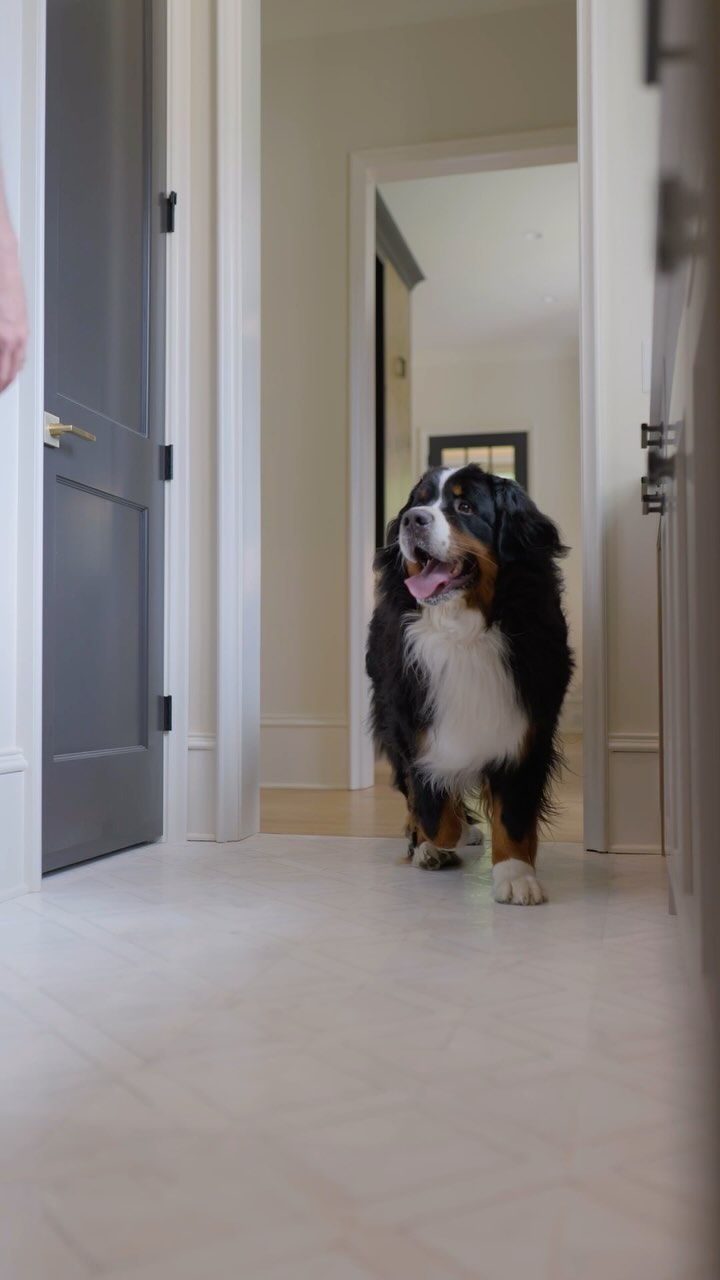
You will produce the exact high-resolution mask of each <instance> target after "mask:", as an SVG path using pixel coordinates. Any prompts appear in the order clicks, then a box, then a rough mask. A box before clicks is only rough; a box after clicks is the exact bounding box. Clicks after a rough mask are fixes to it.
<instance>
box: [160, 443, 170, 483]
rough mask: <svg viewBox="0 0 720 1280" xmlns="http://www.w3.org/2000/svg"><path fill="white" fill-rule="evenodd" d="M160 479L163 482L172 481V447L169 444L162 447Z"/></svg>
mask: <svg viewBox="0 0 720 1280" xmlns="http://www.w3.org/2000/svg"><path fill="white" fill-rule="evenodd" d="M161 463H162V478H163V480H172V478H173V447H172V445H171V444H164V445H163V446H162V458H161Z"/></svg>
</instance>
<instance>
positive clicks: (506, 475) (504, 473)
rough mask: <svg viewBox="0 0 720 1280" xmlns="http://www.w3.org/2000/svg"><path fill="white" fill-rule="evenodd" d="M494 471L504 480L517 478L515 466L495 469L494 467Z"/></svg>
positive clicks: (494, 473)
mask: <svg viewBox="0 0 720 1280" xmlns="http://www.w3.org/2000/svg"><path fill="white" fill-rule="evenodd" d="M492 473H493V475H494V476H500V478H501V479H502V480H514V479H515V468H514V467H493V469H492Z"/></svg>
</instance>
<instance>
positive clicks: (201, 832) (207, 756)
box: [187, 733, 216, 840]
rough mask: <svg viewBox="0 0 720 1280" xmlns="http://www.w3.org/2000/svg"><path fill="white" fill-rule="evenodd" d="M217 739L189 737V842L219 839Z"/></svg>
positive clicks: (212, 737)
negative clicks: (216, 814)
mask: <svg viewBox="0 0 720 1280" xmlns="http://www.w3.org/2000/svg"><path fill="white" fill-rule="evenodd" d="M215 757H216V743H215V735H214V734H207V733H191V734H189V735H188V796H187V806H188V808H187V831H188V834H187V838H188V840H214V839H215V813H216V804H215V799H216V797H215V785H216V767H215Z"/></svg>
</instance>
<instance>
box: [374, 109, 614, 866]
mask: <svg viewBox="0 0 720 1280" xmlns="http://www.w3.org/2000/svg"><path fill="white" fill-rule="evenodd" d="M582 125H583V126H584V127H585V128H586V125H585V121H584V118H583V121H582ZM587 145H589V138H588V136H587V133H583V134H581V148H580V150H581V156H580V166H579V168H580V186H581V191H582V192H583V193H584V198H583V199H582V200H581V228H580V230H581V258H582V262H581V312H582V317H581V386H582V390H581V417H582V461H581V468H582V499H583V502H582V530H583V574H584V594H583V614H584V624H583V632H584V648H583V668H584V670H583V682H584V704H583V727H584V734H585V744H586V746H585V750H586V768H585V806H586V809H585V814H586V817H585V843H586V846H587V847H590V848H599V849H604V848H607V845H606V843H605V813H606V808H607V805H606V780H605V768H604V761H605V747H606V743H607V727H606V713H605V663H606V657H605V639H604V626H603V625H598V620H600V622H602V618H603V606H602V590H601V584H602V583H603V582H604V571H603V545H602V538H601V537H600V536H599V513H600V510H601V494H600V470H599V467H598V465H597V459H598V439H597V417H596V413H595V403H594V394H595V392H594V379H593V372H594V367H595V352H594V341H593V335H594V328H593V324H592V319H593V314H594V293H593V275H592V271H591V270H590V267H591V265H592V255H591V250H590V246H591V244H592V239H591V232H592V223H591V220H590V217H591V207H589V206H588V204H587V165H586V163H584V158H583V147H584V146H587ZM577 159H578V145H577V133H576V131H575V130H574V129H557V130H550V131H543V132H538V133H530V134H514V135H509V136H502V137H494V138H473V139H465V140H463V141H460V142H443V143H433V144H429V145H422V146H408V147H399V148H393V149H389V150H383V151H375V152H356V153H355V154H353V155H352V156H351V158H350V483H349V493H350V502H349V507H350V510H349V551H350V623H349V625H350V655H349V674H350V689H349V706H350V733H349V736H350V743H349V746H350V764H349V774H350V786H351V788H352V789H358V788H362V787H369V786H372V784H373V780H374V761H373V748H372V742H371V740H370V735H369V733H368V731H367V724H368V712H369V686H368V681H367V677H366V674H365V639H366V635H367V626H368V622H369V620H370V616H371V613H372V605H373V574H372V559H373V552H374V542H375V539H374V533H375V433H374V431H372V430H371V429H370V427H371V424H372V422H373V420H374V401H375V190H376V187H377V185H378V183H380V182H391V181H398V180H402V179H409V178H421V177H422V178H428V177H440V176H443V175H446V174H456V173H478V172H486V171H488V170H498V169H513V168H518V167H526V166H530V165H547V164H561V163H568V162H571V161H574V160H577ZM600 761H602V764H600V763H599V762H600Z"/></svg>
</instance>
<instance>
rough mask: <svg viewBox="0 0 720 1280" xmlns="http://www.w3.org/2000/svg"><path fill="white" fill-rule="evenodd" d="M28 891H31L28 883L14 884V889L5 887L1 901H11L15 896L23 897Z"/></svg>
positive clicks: (0, 896) (0, 897) (1, 894)
mask: <svg viewBox="0 0 720 1280" xmlns="http://www.w3.org/2000/svg"><path fill="white" fill-rule="evenodd" d="M26 893H30V885H29V884H26V883H24V882H23V883H21V884H16V885H13V887H12V889H3V890H2V892H1V893H0V902H11V901H12V899H13V898H22V897H24V895H25V894H26Z"/></svg>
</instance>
